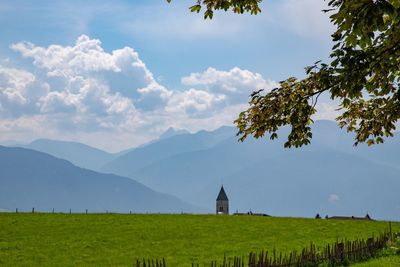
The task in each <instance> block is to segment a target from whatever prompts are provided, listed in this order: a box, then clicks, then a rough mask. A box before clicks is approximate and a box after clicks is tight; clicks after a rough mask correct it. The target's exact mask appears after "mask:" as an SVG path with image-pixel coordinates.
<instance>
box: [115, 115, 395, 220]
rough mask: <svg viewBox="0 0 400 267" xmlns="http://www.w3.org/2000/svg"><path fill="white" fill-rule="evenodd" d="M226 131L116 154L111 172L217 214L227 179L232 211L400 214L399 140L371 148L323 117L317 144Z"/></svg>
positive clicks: (316, 132) (317, 125) (316, 130)
mask: <svg viewBox="0 0 400 267" xmlns="http://www.w3.org/2000/svg"><path fill="white" fill-rule="evenodd" d="M223 132H224V133H226V134H225V135H222V136H221V135H220V134H219V132H218V131H216V132H209V133H207V138H209V139H212V140H216V139H218V142H212V143H209V144H208V147H207V146H202V145H201V144H202V143H201V142H198V138H199V137H198V136H197V135H196V134H186V135H181V136H176V137H175V138H170V139H166V140H160V141H159V142H155V143H153V144H151V145H149V146H144V147H142V148H141V149H137V150H134V151H132V152H133V153H132V154H130V153H128V154H126V155H125V156H124V158H123V159H121V158H117V159H115V160H114V161H113V162H112V163H111V164H112V165H111V166H112V167H113V168H109V169H108V170H109V171H112V172H115V173H123V174H125V175H127V176H130V177H135V178H136V179H137V180H138V181H140V182H142V183H143V184H145V185H147V186H149V187H151V188H153V189H155V190H158V191H161V192H166V193H169V194H173V195H176V196H178V197H180V198H181V199H184V200H186V201H188V202H190V203H193V204H196V205H200V206H207V207H209V211H210V212H211V211H213V209H214V204H215V203H214V201H215V197H216V195H217V193H218V190H219V187H220V185H221V183H224V185H225V186H226V189H227V193H228V196H229V195H230V197H231V200H232V203H231V204H232V206H231V211H234V210H235V209H236V208H237V209H239V210H241V211H248V210H249V209H253V210H255V211H263V212H267V213H272V214H275V215H288V216H313V215H315V213H317V212H319V213H321V214H326V213H328V214H350V215H351V214H354V215H363V214H362V213H366V212H370V213H371V215H372V216H378V217H380V218H394V219H398V220H399V219H400V200H398V198H397V196H396V190H397V189H398V188H400V176H399V175H398V168H399V163H400V157H399V155H398V151H400V150H399V149H400V147H399V145H400V142H399V138H398V137H395V138H393V139H388V140H387V143H386V144H383V145H379V146H375V147H372V148H371V147H366V146H365V145H360V146H358V147H356V148H355V147H353V145H352V144H353V142H354V141H353V137H352V136H351V135H349V134H348V133H346V132H345V131H344V130H341V129H339V128H338V127H337V125H336V123H334V122H330V121H318V122H316V123H315V125H314V131H313V132H314V138H313V140H312V144H311V145H310V146H307V147H305V148H301V149H284V148H283V144H282V143H283V140H284V138H285V137H286V136H287V135H285V133H287V129H283V130H282V133H281V135H280V139H279V140H278V141H270V140H269V139H259V140H254V139H252V138H249V139H248V140H246V141H245V142H244V143H240V142H238V141H237V138H236V137H235V135H234V133H235V129H234V128H229V127H225V128H223ZM214 134H215V135H216V136H219V137H220V138H216V137H215V136H214ZM164 142H165V143H164ZM199 144H200V145H199ZM196 145H197V146H196ZM396 153H397V154H396ZM118 164H119V165H118ZM109 167H110V166H109Z"/></svg>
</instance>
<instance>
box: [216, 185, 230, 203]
mask: <svg viewBox="0 0 400 267" xmlns="http://www.w3.org/2000/svg"><path fill="white" fill-rule="evenodd" d="M218 200H228V197H227V196H226V193H225V190H224V186H221V190H220V191H219V194H218V197H217V201H218Z"/></svg>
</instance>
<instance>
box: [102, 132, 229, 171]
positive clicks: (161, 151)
mask: <svg viewBox="0 0 400 267" xmlns="http://www.w3.org/2000/svg"><path fill="white" fill-rule="evenodd" d="M233 135H234V129H233V128H231V127H221V128H219V129H217V130H215V131H213V132H207V131H200V132H197V133H195V134H179V135H174V136H172V137H169V138H160V140H158V141H155V142H152V143H150V144H148V145H145V146H141V147H138V148H136V149H134V150H132V151H130V152H128V153H125V154H123V155H122V156H120V157H117V158H116V159H114V160H113V161H111V162H110V163H108V164H106V165H105V166H104V167H103V168H102V169H101V170H102V171H104V172H110V173H115V174H118V175H122V176H129V177H133V175H134V173H135V172H136V171H137V170H139V169H141V168H143V167H146V166H148V165H150V164H152V163H154V162H156V161H158V160H161V159H164V158H168V157H171V156H174V155H178V154H181V153H185V152H188V151H197V150H203V149H207V148H210V147H213V146H215V145H216V144H218V143H219V142H221V141H223V140H226V139H227V138H230V137H232V136H233Z"/></svg>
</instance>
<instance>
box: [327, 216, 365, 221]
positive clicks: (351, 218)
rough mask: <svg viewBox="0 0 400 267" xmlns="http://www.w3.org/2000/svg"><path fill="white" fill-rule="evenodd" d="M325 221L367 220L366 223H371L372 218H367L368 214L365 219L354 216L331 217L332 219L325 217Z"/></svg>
mask: <svg viewBox="0 0 400 267" xmlns="http://www.w3.org/2000/svg"><path fill="white" fill-rule="evenodd" d="M326 219H334V220H368V221H372V218H371V217H370V216H369V214H367V215H366V216H365V217H355V216H351V217H348V216H332V217H328V216H326Z"/></svg>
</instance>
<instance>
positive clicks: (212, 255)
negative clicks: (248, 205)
mask: <svg viewBox="0 0 400 267" xmlns="http://www.w3.org/2000/svg"><path fill="white" fill-rule="evenodd" d="M387 227H388V224H387V223H385V222H368V221H334V220H315V219H299V218H269V217H248V216H213V215H136V214H135V215H122V214H101V215H100V214H90V215H85V214H82V215H79V214H72V215H70V214H21V213H20V214H12V213H0V265H5V266H8V265H11V266H15V265H18V266H21V265H23V266H85V265H95V266H128V265H131V266H132V264H133V262H134V260H135V259H137V258H142V257H146V258H162V257H164V258H165V259H166V261H167V265H169V266H190V264H191V263H192V262H195V263H200V264H204V263H207V264H208V263H210V262H211V260H221V259H222V258H223V257H224V254H225V255H226V256H227V257H233V256H235V255H237V256H240V255H243V256H247V255H248V253H249V252H250V251H260V250H262V249H268V250H272V249H273V248H275V249H276V250H277V251H278V252H280V251H282V252H289V251H291V250H292V249H294V248H296V249H301V248H303V247H305V246H308V245H309V243H310V241H313V242H314V243H316V244H317V245H325V244H326V243H328V242H333V241H335V240H336V239H342V238H343V239H344V238H347V239H356V238H366V237H370V236H372V235H373V233H375V234H377V233H379V232H382V231H384V230H385V229H387ZM393 230H394V231H400V223H394V224H393ZM394 261H397V262H399V261H398V259H397V257H394ZM360 266H369V265H360Z"/></svg>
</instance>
